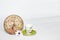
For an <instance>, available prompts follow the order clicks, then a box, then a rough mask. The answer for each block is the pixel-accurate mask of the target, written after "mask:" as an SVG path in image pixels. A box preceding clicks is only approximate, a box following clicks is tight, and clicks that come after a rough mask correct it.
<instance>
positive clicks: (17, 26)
mask: <svg viewBox="0 0 60 40" xmlns="http://www.w3.org/2000/svg"><path fill="white" fill-rule="evenodd" d="M22 28H23V20H22V19H21V17H19V16H17V15H10V16H8V17H7V18H6V19H5V21H4V29H5V30H6V32H8V33H9V34H15V32H16V31H17V30H22Z"/></svg>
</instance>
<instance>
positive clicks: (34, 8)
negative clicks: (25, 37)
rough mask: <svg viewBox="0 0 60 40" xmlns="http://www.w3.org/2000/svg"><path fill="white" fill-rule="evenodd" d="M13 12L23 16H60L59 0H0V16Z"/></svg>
mask: <svg viewBox="0 0 60 40" xmlns="http://www.w3.org/2000/svg"><path fill="white" fill-rule="evenodd" d="M14 13H15V14H18V15H20V16H22V17H23V18H38V17H39V18H40V17H51V16H60V0H0V16H3V15H4V16H5V15H9V14H14Z"/></svg>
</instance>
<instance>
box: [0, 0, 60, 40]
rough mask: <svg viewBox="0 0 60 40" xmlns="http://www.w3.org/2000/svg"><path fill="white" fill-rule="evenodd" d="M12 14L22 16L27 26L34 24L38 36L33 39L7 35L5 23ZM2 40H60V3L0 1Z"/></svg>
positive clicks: (37, 0)
mask: <svg viewBox="0 0 60 40" xmlns="http://www.w3.org/2000/svg"><path fill="white" fill-rule="evenodd" d="M10 14H17V15H19V16H21V17H22V18H23V21H24V23H25V24H26V23H27V24H28V23H31V24H34V25H35V26H34V27H36V31H37V34H36V35H35V36H31V37H30V36H23V35H20V36H16V35H9V34H7V33H6V32H5V30H4V26H3V22H4V19H5V18H6V17H7V16H8V15H10ZM54 16H55V17H54ZM41 17H43V18H41ZM25 19H27V20H25ZM0 40H60V1H59V0H0Z"/></svg>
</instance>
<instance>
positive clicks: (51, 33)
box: [0, 17, 60, 40]
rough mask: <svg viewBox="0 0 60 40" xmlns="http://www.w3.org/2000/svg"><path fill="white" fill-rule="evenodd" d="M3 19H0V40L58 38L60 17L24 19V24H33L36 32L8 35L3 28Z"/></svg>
mask: <svg viewBox="0 0 60 40" xmlns="http://www.w3.org/2000/svg"><path fill="white" fill-rule="evenodd" d="M3 21H4V19H1V20H0V40H60V17H49V18H34V19H26V20H24V23H25V24H28V23H29V24H33V25H34V28H35V29H36V31H37V34H36V35H34V36H23V35H22V34H20V35H19V36H16V35H9V34H7V33H6V32H5V30H4V27H3Z"/></svg>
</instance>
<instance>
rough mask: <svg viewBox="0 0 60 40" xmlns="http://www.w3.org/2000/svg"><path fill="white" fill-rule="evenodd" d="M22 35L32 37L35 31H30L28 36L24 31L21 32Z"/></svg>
mask: <svg viewBox="0 0 60 40" xmlns="http://www.w3.org/2000/svg"><path fill="white" fill-rule="evenodd" d="M22 34H23V35H25V36H32V35H35V34H36V31H35V30H32V31H31V32H30V34H27V32H26V30H22Z"/></svg>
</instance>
